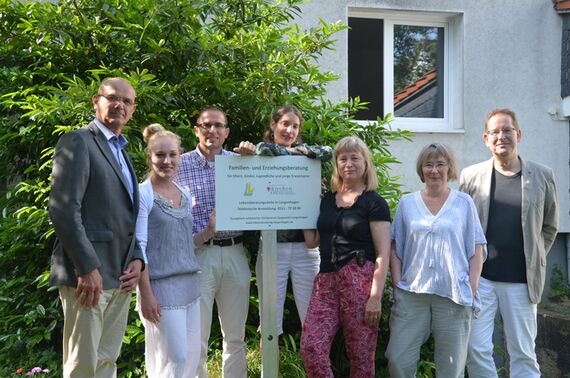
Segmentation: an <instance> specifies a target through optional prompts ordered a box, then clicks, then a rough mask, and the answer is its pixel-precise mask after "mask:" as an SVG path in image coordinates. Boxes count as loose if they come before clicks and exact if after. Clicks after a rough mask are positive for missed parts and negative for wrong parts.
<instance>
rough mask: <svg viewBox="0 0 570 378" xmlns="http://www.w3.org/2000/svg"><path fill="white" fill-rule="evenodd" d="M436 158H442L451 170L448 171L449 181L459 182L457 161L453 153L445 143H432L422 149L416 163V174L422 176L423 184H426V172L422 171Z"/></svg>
mask: <svg viewBox="0 0 570 378" xmlns="http://www.w3.org/2000/svg"><path fill="white" fill-rule="evenodd" d="M434 157H442V158H444V159H445V161H446V162H447V166H448V168H449V170H448V171H447V181H453V180H457V161H456V160H455V154H454V153H453V151H452V150H451V149H450V148H449V147H448V146H446V145H445V144H443V143H431V144H428V145H427V146H425V147H424V148H422V150H421V151H420V154H419V155H418V160H417V161H416V172H417V173H418V176H420V180H422V182H426V180H425V178H424V172H423V170H422V168H423V165H424V163H425V162H426V161H428V160H429V159H431V158H434Z"/></svg>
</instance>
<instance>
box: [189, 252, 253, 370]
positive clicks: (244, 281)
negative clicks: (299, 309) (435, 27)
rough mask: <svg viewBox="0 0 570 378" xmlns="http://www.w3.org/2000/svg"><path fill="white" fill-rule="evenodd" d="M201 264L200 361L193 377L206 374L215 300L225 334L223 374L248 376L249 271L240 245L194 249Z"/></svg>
mask: <svg viewBox="0 0 570 378" xmlns="http://www.w3.org/2000/svg"><path fill="white" fill-rule="evenodd" d="M196 257H197V258H198V262H199V263H200V267H201V269H202V273H201V274H200V295H201V297H200V324H201V335H200V338H201V350H200V363H199V365H198V371H197V374H196V376H197V377H200V378H206V377H208V371H207V369H206V361H207V359H208V340H209V339H210V328H211V326H212V310H213V307H214V300H215V301H216V306H217V308H218V318H219V320H220V327H221V329H222V334H223V336H224V340H223V353H222V376H223V377H225V378H245V377H247V364H246V359H245V353H246V350H245V341H244V339H245V322H246V320H247V311H248V309H249V282H250V279H251V271H250V269H249V264H248V263H247V258H246V256H245V252H244V250H243V244H237V245H233V246H227V247H218V246H215V245H208V246H205V247H203V248H198V249H197V250H196Z"/></svg>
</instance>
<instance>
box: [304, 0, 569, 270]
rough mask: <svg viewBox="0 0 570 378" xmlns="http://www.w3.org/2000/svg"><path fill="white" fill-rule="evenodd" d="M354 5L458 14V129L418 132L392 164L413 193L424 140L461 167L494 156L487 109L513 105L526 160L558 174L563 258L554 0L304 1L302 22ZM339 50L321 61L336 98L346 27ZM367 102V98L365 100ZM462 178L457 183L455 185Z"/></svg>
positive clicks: (564, 194)
mask: <svg viewBox="0 0 570 378" xmlns="http://www.w3.org/2000/svg"><path fill="white" fill-rule="evenodd" d="M349 7H361V8H362V7H364V8H366V7H368V8H376V9H397V10H408V11H439V12H454V13H460V14H462V15H463V16H462V17H460V18H461V19H462V20H461V21H460V30H462V35H460V41H461V43H460V45H462V51H460V52H459V56H460V59H459V60H458V61H457V62H456V63H459V65H460V66H461V65H462V69H460V70H456V71H455V72H454V75H455V78H456V79H458V80H459V82H460V85H459V88H460V90H459V92H458V93H457V95H458V96H462V97H463V100H462V101H460V103H462V104H463V109H462V111H461V112H459V114H458V116H457V117H456V119H455V122H454V123H458V125H459V126H460V127H461V129H462V130H461V131H460V132H454V133H451V132H437V133H432V132H429V133H427V132H417V133H416V135H415V138H414V140H413V142H411V143H410V142H405V141H402V142H394V143H393V145H392V146H391V151H392V152H393V154H394V155H395V156H396V157H397V158H398V159H399V160H400V161H401V162H402V164H401V165H395V166H394V167H393V169H394V173H395V174H398V175H401V176H403V178H402V180H401V182H402V183H403V184H404V187H405V189H406V190H408V191H414V190H418V189H419V188H421V187H422V184H421V182H420V180H419V178H418V177H417V175H416V173H415V168H414V166H415V158H416V156H417V154H418V152H419V150H420V149H421V148H422V147H423V146H424V145H426V144H428V143H430V142H433V141H438V142H443V143H447V144H449V145H451V146H452V147H453V148H454V150H455V151H456V154H457V158H458V163H459V167H460V168H463V167H465V166H467V165H470V164H473V163H476V162H479V161H482V160H486V159H489V158H490V157H491V154H490V151H489V150H488V148H487V147H486V146H485V145H484V143H483V140H482V134H483V122H484V119H485V116H486V114H487V112H488V111H489V110H491V109H493V108H496V107H508V108H511V109H512V110H514V111H515V112H516V113H517V117H518V119H519V123H520V125H521V129H522V141H521V143H520V145H519V151H520V154H521V156H522V157H523V158H525V159H530V160H535V161H538V162H540V163H543V164H545V165H547V166H550V167H551V168H552V169H553V170H554V172H555V175H556V180H557V186H558V196H559V201H560V214H561V217H560V226H561V227H560V232H561V235H559V240H558V242H557V243H556V244H555V248H554V249H553V251H552V254H553V256H551V257H550V258H554V259H555V260H561V259H565V256H566V243H565V241H564V237H565V235H563V234H562V233H568V232H570V212H569V210H570V196H569V189H570V188H569V186H570V178H569V172H570V169H569V146H570V141H569V122H568V119H565V118H563V117H560V116H559V115H558V112H559V111H560V107H561V95H560V93H561V84H560V83H561V76H560V72H561V38H562V18H561V16H560V15H558V14H557V13H556V11H555V10H554V8H553V4H552V2H551V1H550V0H540V1H539V0H504V1H496V0H477V1H474V0H471V1H469V0H406V1H402V0H392V1H389V0H376V1H373V0H370V1H355V0H335V1H329V0H311V1H310V2H309V3H307V4H304V5H303V6H302V12H303V13H302V15H301V18H300V19H299V24H300V25H301V26H302V27H305V28H307V27H310V26H312V25H316V24H317V22H318V20H319V18H322V19H323V20H325V21H327V22H335V21H338V20H341V21H342V22H344V23H347V22H348V19H347V17H348V8H349ZM336 38H337V42H336V50H335V51H329V52H326V53H325V55H324V56H323V57H322V59H320V61H319V62H320V64H321V66H322V68H323V69H325V70H332V71H334V72H335V73H337V74H338V75H340V80H339V81H337V82H335V83H332V84H331V85H330V86H329V88H328V89H329V92H328V93H329V96H330V98H331V99H333V100H334V99H339V98H345V97H347V95H348V84H347V76H348V75H347V72H348V67H347V39H348V32H347V31H344V32H342V33H339V34H338V35H337V36H336ZM363 100H364V101H365V100H366V99H363ZM457 184H458V183H457V182H455V183H452V186H453V187H457Z"/></svg>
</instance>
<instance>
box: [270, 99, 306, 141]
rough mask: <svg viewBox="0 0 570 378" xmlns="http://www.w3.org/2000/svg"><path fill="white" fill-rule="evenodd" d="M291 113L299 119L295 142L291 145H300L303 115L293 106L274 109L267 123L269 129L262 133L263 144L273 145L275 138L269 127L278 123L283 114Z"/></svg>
mask: <svg viewBox="0 0 570 378" xmlns="http://www.w3.org/2000/svg"><path fill="white" fill-rule="evenodd" d="M288 113H293V114H295V115H296V116H297V118H299V134H298V135H297V140H296V141H295V142H294V143H293V145H294V146H295V145H297V144H300V143H302V142H301V128H302V127H303V121H304V118H303V114H301V111H300V110H299V109H298V108H297V107H296V106H294V105H283V106H282V107H280V108H278V109H276V110H275V111H274V112H273V114H272V115H271V121H269V127H268V128H267V130H265V132H264V133H263V141H264V142H265V143H275V137H274V135H273V130H272V129H271V125H274V124H277V123H279V121H280V120H281V118H283V116H284V115H285V114H288Z"/></svg>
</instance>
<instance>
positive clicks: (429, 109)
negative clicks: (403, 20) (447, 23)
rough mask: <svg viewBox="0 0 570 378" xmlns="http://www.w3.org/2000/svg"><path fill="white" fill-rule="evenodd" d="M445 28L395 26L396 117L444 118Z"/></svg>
mask: <svg viewBox="0 0 570 378" xmlns="http://www.w3.org/2000/svg"><path fill="white" fill-rule="evenodd" d="M443 41H444V39H443V28H438V27H431V26H411V25H394V114H395V116H396V117H418V118H443V95H444V93H443V82H444V78H443V72H444V71H443V61H444V56H443V54H444V53H443V51H444V50H443V47H444V45H443V43H444V42H443Z"/></svg>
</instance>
